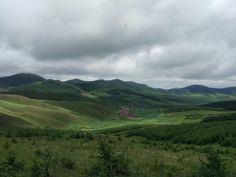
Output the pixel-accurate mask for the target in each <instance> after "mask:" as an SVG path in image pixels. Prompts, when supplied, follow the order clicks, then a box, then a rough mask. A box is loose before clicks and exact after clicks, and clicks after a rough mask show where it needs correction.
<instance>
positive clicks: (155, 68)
mask: <svg viewBox="0 0 236 177" xmlns="http://www.w3.org/2000/svg"><path fill="white" fill-rule="evenodd" d="M235 20H236V2H235V1H234V0H224V1H223V0H200V1H193V0H179V1H176V0H147V1H145V2H144V1H142V0H127V1H119V0H114V1H109V0H93V1H86V2H85V1H76V0H71V1H58V0H34V1H33V0H22V1H21V2H19V1H17V0H2V1H1V6H0V44H2V45H0V69H1V71H0V74H1V75H4V74H5V73H16V72H21V71H22V72H35V73H37V74H42V75H45V76H53V77H55V78H56V77H59V78H64V79H66V78H72V77H76V76H77V77H83V78H90V79H92V78H94V79H95V78H105V79H106V78H108V79H110V78H121V79H125V80H135V81H139V82H144V83H148V84H151V85H152V86H160V87H161V86H164V87H171V86H172V85H173V83H175V84H176V85H185V84H189V83H193V82H196V83H198V82H199V83H201V82H203V83H206V84H207V85H208V84H211V85H217V83H218V85H229V84H231V85H234V84H236V79H235V77H236V70H235V68H234V66H235V64H236V38H235V37H234V36H235V35H234V33H235V31H236V23H235ZM171 80H173V82H171ZM165 81H166V82H165Z"/></svg>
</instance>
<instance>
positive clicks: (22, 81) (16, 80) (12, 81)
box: [0, 73, 45, 88]
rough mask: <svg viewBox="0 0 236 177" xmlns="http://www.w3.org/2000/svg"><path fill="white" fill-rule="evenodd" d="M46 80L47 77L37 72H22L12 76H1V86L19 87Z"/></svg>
mask: <svg viewBox="0 0 236 177" xmlns="http://www.w3.org/2000/svg"><path fill="white" fill-rule="evenodd" d="M44 80H45V79H44V78H43V77H41V76H38V75H35V74H27V73H20V74H16V75H12V76H7V77H1V78H0V87H2V88H7V87H17V86H21V85H27V84H31V83H34V82H39V81H44Z"/></svg>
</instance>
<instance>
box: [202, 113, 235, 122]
mask: <svg viewBox="0 0 236 177" xmlns="http://www.w3.org/2000/svg"><path fill="white" fill-rule="evenodd" d="M229 120H231V121H233V120H236V114H225V115H220V116H211V117H206V118H205V119H203V121H202V122H218V121H229Z"/></svg>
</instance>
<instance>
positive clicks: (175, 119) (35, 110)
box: [0, 95, 235, 129]
mask: <svg viewBox="0 0 236 177" xmlns="http://www.w3.org/2000/svg"><path fill="white" fill-rule="evenodd" d="M115 111H116V108H114V107H112V106H109V105H106V104H104V103H101V102H100V101H98V100H94V101H92V100H81V101H74V102H68V101H43V100H35V99H29V98H26V97H23V96H15V95H0V113H2V114H4V115H6V116H10V117H13V118H14V119H9V121H10V120H11V122H14V121H13V120H15V121H16V120H17V119H19V120H20V121H23V122H27V126H29V125H28V124H31V125H32V126H38V127H49V128H59V129H107V128H115V127H122V126H126V125H161V124H162V125H163V124H164V125H166V124H182V123H195V122H200V121H201V120H202V119H204V118H205V117H209V116H216V115H223V114H230V113H234V112H235V111H222V110H210V109H200V108H198V109H193V110H185V111H179V112H168V111H166V110H165V109H154V108H134V109H132V111H134V112H135V118H134V119H133V120H126V119H120V118H118V117H117V116H116V112H115ZM2 117H3V116H2ZM7 120H8V119H6V118H4V119H3V118H2V122H3V121H4V122H5V124H6V122H7ZM17 121H18V120H17ZM17 121H16V122H17ZM23 122H22V126H23V125H24V123H23ZM11 124H12V123H11ZM11 124H10V123H9V125H11ZM17 124H18V123H16V125H17Z"/></svg>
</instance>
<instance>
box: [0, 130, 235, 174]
mask: <svg viewBox="0 0 236 177" xmlns="http://www.w3.org/2000/svg"><path fill="white" fill-rule="evenodd" d="M136 128H137V127H136ZM132 129H133V130H135V127H133V128H132ZM132 129H130V130H129V132H132V131H131V130H132ZM126 131H127V130H126ZM104 133H105V132H104ZM104 133H103V134H102V133H91V132H78V131H59V130H45V129H18V130H17V129H15V130H2V131H1V137H0V164H1V165H0V166H1V168H0V172H1V173H0V174H1V175H0V176H1V177H18V176H24V177H31V176H34V177H37V176H38V177H68V176H70V177H79V176H81V177H86V176H91V177H92V176H94V177H95V176H100V177H110V176H114V177H115V176H117V177H118V176H119V177H122V176H124V177H125V176H131V177H145V176H146V177H196V176H197V177H200V176H201V177H205V176H206V175H202V174H204V173H205V174H206V173H207V174H208V173H210V172H211V173H217V175H218V176H219V177H223V176H225V177H234V176H236V168H235V167H236V149H234V148H231V147H222V146H220V145H219V144H216V143H214V144H208V145H201V146H199V145H194V144H191V145H190V144H183V143H178V144H177V143H173V142H171V141H157V140H150V139H148V138H145V137H139V136H136V135H134V136H131V135H129V137H127V135H125V134H122V133H120V134H119V133H117V134H116V135H105V134H104ZM212 152H213V154H212ZM212 158H213V159H212ZM211 161H212V162H211ZM215 161H216V164H214V163H215ZM212 163H213V164H212ZM212 166H214V167H212ZM218 176H216V175H215V176H214V177H218ZM206 177H208V176H206ZM209 177H212V176H209Z"/></svg>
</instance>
